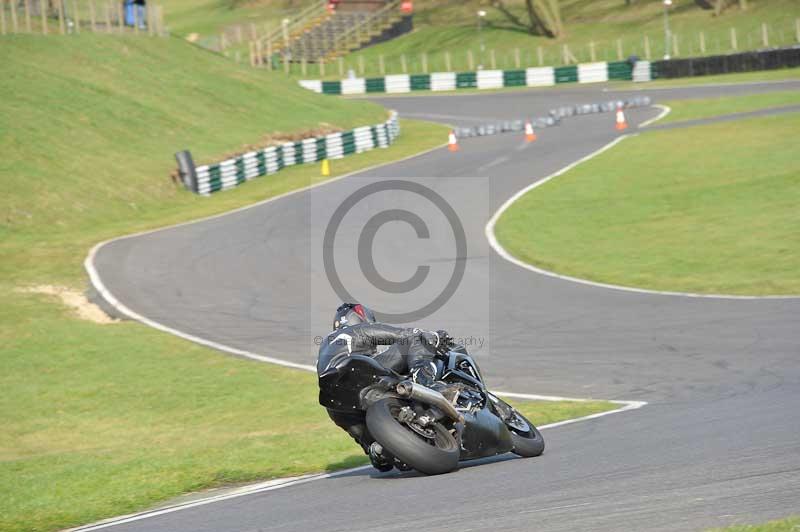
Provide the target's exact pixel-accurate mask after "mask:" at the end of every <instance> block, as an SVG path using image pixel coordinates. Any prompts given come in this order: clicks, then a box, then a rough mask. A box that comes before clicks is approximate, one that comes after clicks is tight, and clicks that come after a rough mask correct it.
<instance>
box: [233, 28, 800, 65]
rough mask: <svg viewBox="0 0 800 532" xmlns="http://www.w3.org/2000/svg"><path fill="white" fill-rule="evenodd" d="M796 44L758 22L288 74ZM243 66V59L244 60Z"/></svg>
mask: <svg viewBox="0 0 800 532" xmlns="http://www.w3.org/2000/svg"><path fill="white" fill-rule="evenodd" d="M798 43H800V18H795V17H793V16H789V17H787V18H786V20H783V21H781V22H779V23H776V22H772V23H766V22H763V21H760V20H758V19H753V20H748V21H746V22H741V21H740V22H738V24H737V26H735V27H734V26H731V27H725V26H722V25H716V26H715V27H714V28H710V29H709V30H707V31H698V32H688V31H681V29H680V28H675V30H674V31H672V32H670V38H669V40H668V41H667V39H665V36H664V34H663V33H661V34H658V33H652V34H639V35H627V36H621V37H619V38H616V39H606V40H583V41H582V42H575V41H573V42H569V41H567V42H553V43H550V44H541V45H535V46H528V47H522V46H520V47H513V48H492V47H484V48H483V49H481V48H477V47H475V48H460V49H459V48H452V49H447V48H443V49H438V50H431V51H427V52H425V51H423V52H419V53H408V54H392V53H391V52H387V53H386V54H378V53H376V52H375V51H372V50H370V49H369V48H368V49H366V50H364V51H363V52H356V53H353V54H350V55H348V56H346V57H339V58H337V59H334V60H332V61H330V62H326V63H325V64H319V63H310V64H308V65H304V64H293V65H291V67H290V73H291V74H293V75H299V76H302V77H307V76H317V77H320V78H323V79H332V78H342V77H344V76H345V75H347V74H348V73H349V72H350V71H352V72H353V73H354V74H355V75H357V76H362V77H364V76H369V77H372V76H383V75H386V74H427V73H431V72H452V71H474V70H482V69H490V70H497V69H503V70H509V69H520V68H530V67H539V66H547V65H552V66H563V65H574V64H579V63H594V62H601V61H607V62H611V61H622V60H625V59H627V58H629V57H630V56H637V57H639V58H642V59H646V60H648V61H656V60H661V59H662V58H664V56H669V57H671V58H684V57H698V56H718V55H725V54H736V53H739V52H741V51H743V50H756V49H766V48H785V47H790V46H793V45H795V44H798ZM243 60H246V57H243Z"/></svg>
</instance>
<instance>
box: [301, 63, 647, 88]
mask: <svg viewBox="0 0 800 532" xmlns="http://www.w3.org/2000/svg"><path fill="white" fill-rule="evenodd" d="M651 78H652V75H651V68H650V63H649V62H648V61H638V62H637V63H636V68H632V67H631V64H630V63H629V62H627V61H614V62H600V63H582V64H579V65H570V66H563V67H535V68H527V69H517V70H478V71H476V72H434V73H432V74H394V75H391V76H384V77H380V78H348V79H343V80H339V81H320V80H302V81H300V85H301V86H303V87H305V88H306V89H309V90H312V91H314V92H319V93H322V94H367V93H375V92H385V93H389V94H402V93H407V92H414V91H428V90H430V91H451V90H457V89H469V88H474V89H500V88H504V87H526V86H527V87H544V86H548V85H556V84H558V83H598V82H603V81H608V80H612V79H621V80H631V79H632V80H634V81H650V79H651Z"/></svg>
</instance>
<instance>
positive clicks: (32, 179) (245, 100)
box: [0, 35, 386, 234]
mask: <svg viewBox="0 0 800 532" xmlns="http://www.w3.org/2000/svg"><path fill="white" fill-rule="evenodd" d="M0 63H2V64H3V67H4V72H5V74H4V75H3V76H2V78H0V93H1V94H3V98H2V101H0V109H1V111H0V130H2V131H5V132H7V134H5V135H3V137H2V139H1V140H0V142H1V143H2V144H0V151H1V152H2V154H3V157H2V163H0V180H2V182H3V184H4V188H5V189H6V190H13V194H8V193H6V194H3V195H2V196H0V213H2V217H1V218H0V232H2V233H5V234H7V232H8V231H11V230H25V229H26V228H41V227H48V228H50V230H51V231H61V230H70V229H75V228H77V227H79V226H93V225H95V224H97V223H99V222H101V221H106V220H109V219H110V218H111V217H112V216H113V217H114V218H118V217H119V216H126V215H128V216H140V215H141V214H142V211H146V210H147V209H148V208H150V206H151V205H154V204H157V203H158V202H159V201H163V200H172V199H173V198H175V197H176V196H177V195H179V194H178V193H177V192H176V190H175V188H174V187H173V185H172V184H171V183H170V181H169V178H168V176H169V173H170V171H171V170H172V169H173V168H174V166H175V163H174V159H173V154H174V152H175V151H178V150H179V149H183V148H190V149H191V150H192V153H193V154H194V156H195V160H196V161H199V162H202V161H211V160H213V159H215V158H219V157H221V156H223V155H224V154H225V153H228V152H231V151H236V150H240V149H242V148H243V147H244V146H245V145H247V144H250V143H254V142H257V141H258V140H259V139H262V138H263V137H264V136H265V135H266V134H268V133H274V132H292V131H302V130H309V129H313V128H316V127H318V126H319V125H320V123H328V124H332V125H335V126H339V127H342V128H348V127H353V126H358V125H365V124H372V123H377V122H379V121H381V120H384V119H385V116H386V115H385V111H384V110H383V109H382V108H381V107H379V106H377V105H373V104H370V103H367V102H350V101H343V100H340V99H334V98H326V97H323V96H319V95H316V94H313V93H311V92H309V91H306V90H302V89H300V88H298V87H297V85H296V83H295V82H293V81H290V80H287V79H286V78H285V77H283V76H279V75H274V76H269V75H268V74H267V73H265V72H260V71H255V70H252V69H249V68H245V67H237V66H236V65H234V64H232V63H231V62H230V61H226V60H224V59H222V58H220V57H218V56H216V55H214V54H211V53H208V52H205V51H203V50H201V49H199V48H197V47H195V46H191V45H189V44H186V43H185V42H182V41H180V40H178V39H148V38H138V39H137V38H134V37H131V38H105V37H103V36H93V35H81V36H79V37H71V38H69V39H59V40H58V41H57V42H53V41H51V40H48V39H42V38H38V37H27V36H16V37H8V38H5V39H3V41H2V46H0ZM90 189H91V190H92V194H91V195H87V194H86V192H87V190H90ZM31 204H35V205H36V208H31ZM2 233H0V234H2Z"/></svg>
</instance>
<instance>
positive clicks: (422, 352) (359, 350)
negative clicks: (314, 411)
mask: <svg viewBox="0 0 800 532" xmlns="http://www.w3.org/2000/svg"><path fill="white" fill-rule="evenodd" d="M445 337H446V333H445V332H444V331H439V332H432V331H424V330H421V329H416V328H413V329H408V328H405V329H404V328H400V327H394V326H391V325H387V324H385V323H378V322H377V321H376V319H375V315H374V313H373V312H372V311H371V310H369V309H368V308H367V307H365V306H363V305H360V304H357V303H343V304H342V305H341V306H339V308H337V309H336V314H335V316H334V318H333V331H332V332H331V333H329V334H328V335H327V336H326V337H325V338H324V339H323V341H322V343H321V345H320V348H319V358H318V359H317V369H318V370H324V369H325V368H326V367H328V366H329V365H330V363H331V361H332V360H333V359H334V358H338V357H342V358H344V357H347V356H349V355H352V354H359V355H366V356H371V357H372V358H373V359H375V360H376V361H378V362H379V363H380V364H381V365H382V366H383V367H385V368H388V369H391V370H393V371H395V372H397V373H399V374H401V375H409V376H410V377H411V379H412V380H413V381H414V382H416V383H418V384H421V385H423V386H430V385H431V384H433V382H434V381H435V379H436V373H437V367H436V364H435V363H434V357H435V354H436V348H437V347H438V346H439V344H440V343H442V342H443V340H444V339H445ZM327 410H328V415H329V416H330V418H331V420H333V422H334V423H336V425H337V426H339V427H341V428H342V429H344V430H345V431H346V432H347V433H348V434H350V436H352V438H353V439H354V440H356V442H358V444H359V445H361V447H362V448H363V449H364V452H365V453H367V454H368V455H369V457H370V461H371V462H372V465H373V466H374V467H375V468H376V469H377V470H379V471H388V470H390V469H392V467H393V460H392V458H391V457H390V456H387V455H386V454H385V453H384V452H383V449H382V448H381V446H380V444H378V443H377V442H375V441H374V439H373V438H372V436H371V435H370V434H369V431H368V430H367V425H366V420H365V416H364V413H363V412H359V413H352V412H341V411H337V410H332V409H327Z"/></svg>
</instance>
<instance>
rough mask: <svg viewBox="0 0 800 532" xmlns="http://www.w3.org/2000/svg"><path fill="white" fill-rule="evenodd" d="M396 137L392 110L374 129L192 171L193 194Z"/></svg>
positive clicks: (265, 151)
mask: <svg viewBox="0 0 800 532" xmlns="http://www.w3.org/2000/svg"><path fill="white" fill-rule="evenodd" d="M317 83H318V82H317ZM304 86H305V85H304ZM314 86H316V85H314ZM346 87H347V90H354V89H357V88H358V85H357V84H348V85H346ZM307 88H309V87H307ZM312 90H313V89H312ZM399 134H400V125H399V123H398V120H397V113H396V112H395V111H392V112H391V114H390V117H389V120H387V121H386V122H383V123H381V124H376V125H374V126H364V127H357V128H355V129H352V130H350V131H343V132H341V133H331V134H330V135H325V136H322V137H315V138H308V139H304V140H302V141H299V142H287V143H285V144H282V145H280V146H270V147H269V148H264V149H263V150H257V151H250V152H247V153H245V154H243V155H240V156H238V157H234V158H232V159H227V160H225V161H222V162H219V163H217V164H210V165H205V166H198V167H197V168H195V173H196V175H197V190H195V191H194V192H197V193H198V194H203V195H208V194H211V193H213V192H218V191H220V190H228V189H230V188H233V187H236V186H238V185H240V184H242V183H244V182H245V181H249V180H251V179H253V178H256V177H259V176H263V175H270V174H274V173H275V172H278V171H279V170H280V169H281V168H285V167H286V166H292V165H295V164H304V163H313V162H317V161H321V160H323V159H341V158H342V157H344V156H345V155H350V154H352V153H361V152H365V151H369V150H372V149H374V148H386V147H388V146H389V145H390V144H392V142H394V140H395V139H396V138H397V136H398V135H399Z"/></svg>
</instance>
